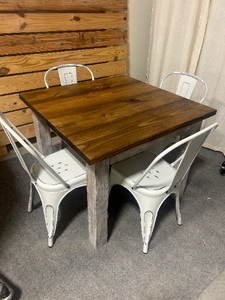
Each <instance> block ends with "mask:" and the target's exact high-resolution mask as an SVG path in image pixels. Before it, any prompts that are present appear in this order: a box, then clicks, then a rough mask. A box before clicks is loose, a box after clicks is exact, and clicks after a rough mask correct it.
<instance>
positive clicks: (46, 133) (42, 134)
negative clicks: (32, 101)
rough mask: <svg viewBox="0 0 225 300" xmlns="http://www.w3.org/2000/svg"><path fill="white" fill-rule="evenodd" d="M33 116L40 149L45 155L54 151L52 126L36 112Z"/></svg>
mask: <svg viewBox="0 0 225 300" xmlns="http://www.w3.org/2000/svg"><path fill="white" fill-rule="evenodd" d="M32 116H33V122H34V129H35V134H36V139H37V144H38V148H39V151H40V152H41V153H42V154H44V155H48V154H51V153H53V149H52V139H51V133H50V128H49V127H48V126H47V125H46V124H45V123H44V122H43V121H42V120H40V119H39V117H38V116H37V115H36V114H35V113H34V112H32Z"/></svg>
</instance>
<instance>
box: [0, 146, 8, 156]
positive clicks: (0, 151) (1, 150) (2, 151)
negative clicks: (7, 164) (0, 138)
mask: <svg viewBox="0 0 225 300" xmlns="http://www.w3.org/2000/svg"><path fill="white" fill-rule="evenodd" d="M7 153H8V150H7V147H6V146H3V147H0V156H3V155H6V154H7Z"/></svg>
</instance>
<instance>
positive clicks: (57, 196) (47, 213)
mask: <svg viewBox="0 0 225 300" xmlns="http://www.w3.org/2000/svg"><path fill="white" fill-rule="evenodd" d="M39 195H40V197H41V202H42V206H43V212H44V217H45V224H46V228H47V232H48V246H49V247H52V246H53V243H54V235H55V231H56V227H57V219H58V211H59V204H60V202H61V201H62V199H63V198H64V195H65V191H63V192H62V193H47V192H44V191H42V190H39Z"/></svg>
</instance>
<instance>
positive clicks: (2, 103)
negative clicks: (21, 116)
mask: <svg viewBox="0 0 225 300" xmlns="http://www.w3.org/2000/svg"><path fill="white" fill-rule="evenodd" d="M26 107H27V105H26V104H25V103H24V102H23V101H21V100H20V98H19V94H12V95H7V96H1V97H0V111H1V112H3V113H5V112H8V111H13V110H19V109H23V108H26Z"/></svg>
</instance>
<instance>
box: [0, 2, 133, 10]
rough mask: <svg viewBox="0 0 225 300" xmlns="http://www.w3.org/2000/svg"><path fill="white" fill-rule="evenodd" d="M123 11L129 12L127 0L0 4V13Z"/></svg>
mask: <svg viewBox="0 0 225 300" xmlns="http://www.w3.org/2000/svg"><path fill="white" fill-rule="evenodd" d="M35 10H38V11H46V10H50V11H88V12H96V11H102V12H103V11H123V10H127V0H110V1H106V0H85V1H84V0H76V1H74V0H63V1H57V0H47V1H45V0H38V1H34V0H17V1H15V0H5V1H4V2H3V1H2V2H1V3H0V11H19V12H20V11H35Z"/></svg>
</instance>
